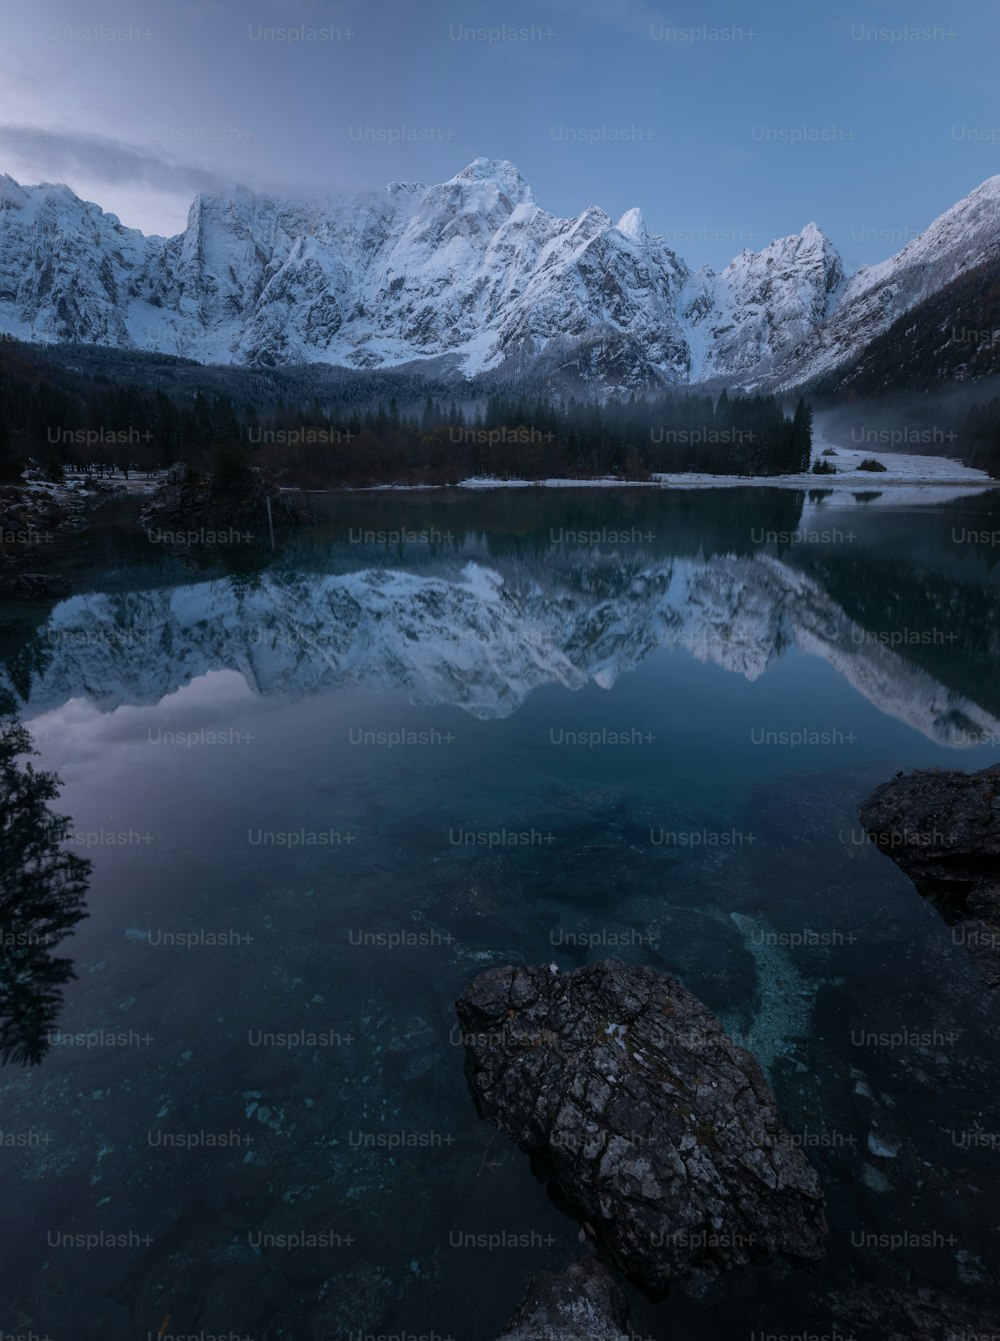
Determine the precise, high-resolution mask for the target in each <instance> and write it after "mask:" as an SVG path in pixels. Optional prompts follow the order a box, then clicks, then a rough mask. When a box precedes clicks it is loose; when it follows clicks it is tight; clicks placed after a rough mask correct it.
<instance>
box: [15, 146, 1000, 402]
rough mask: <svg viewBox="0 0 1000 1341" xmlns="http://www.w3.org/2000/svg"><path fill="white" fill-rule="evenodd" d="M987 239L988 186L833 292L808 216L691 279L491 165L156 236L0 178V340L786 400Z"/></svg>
mask: <svg viewBox="0 0 1000 1341" xmlns="http://www.w3.org/2000/svg"><path fill="white" fill-rule="evenodd" d="M998 247H1000V176H996V177H992V178H990V179H989V180H988V181H985V182H983V183H982V184H981V185H980V186H978V187H977V188H976V189H975V190H974V191H972V192H971V193H970V194H969V195H968V196H967V197H966V198H965V199H964V200H962V201H959V202H958V204H956V205H954V206H953V207H952V208H951V209H950V210H948V211H947V212H946V213H944V214H942V215H941V216H940V218H938V219H937V220H935V221H934V222H933V223H932V224H930V226H929V227H928V228H927V229H925V230H924V232H923V233H921V234H920V236H919V237H917V238H914V239H913V240H912V241H910V242H909V243H907V245H906V246H905V247H904V248H903V250H902V251H900V252H899V253H898V254H897V255H896V256H893V257H891V258H890V259H889V260H887V261H883V262H881V263H880V264H879V265H875V266H868V267H866V268H864V269H862V270H860V271H858V273H857V274H855V275H854V277H853V278H852V279H850V280H849V281H848V280H847V278H846V275H845V272H844V267H843V263H842V262H841V259H840V256H839V254H838V253H837V249H836V248H835V247H834V245H833V243H832V242H831V241H830V239H829V238H828V237H827V236H826V234H825V233H824V232H823V231H822V229H821V228H819V227H818V226H817V224H815V223H813V222H810V223H807V224H806V226H805V227H804V228H803V229H802V231H801V232H800V233H795V234H792V235H790V236H788V237H783V238H778V239H776V240H775V241H773V242H771V243H769V244H768V245H767V246H766V247H764V248H762V249H761V250H760V251H757V252H753V251H744V252H742V253H741V254H740V255H739V256H737V257H736V259H735V260H733V261H732V262H731V263H730V264H729V265H728V266H727V267H726V268H725V270H723V271H722V272H721V273H719V274H717V273H715V272H714V271H712V270H708V269H704V270H699V271H698V272H697V273H694V274H692V272H691V270H690V269H689V268H688V266H686V265H685V263H684V262H683V260H681V259H680V258H679V257H678V256H676V255H675V254H674V252H673V251H672V250H671V249H670V248H669V246H668V245H667V243H666V239H665V238H664V237H658V236H653V235H650V234H649V233H648V232H647V230H646V226H645V223H644V222H643V217H642V213H641V211H640V210H639V209H637V208H634V209H629V210H626V211H625V213H624V214H623V215H622V216H621V218H620V219H619V220H618V222H617V224H614V223H612V220H611V217H610V216H609V215H608V214H607V213H605V211H604V210H603V209H600V208H598V207H597V206H596V205H592V206H590V207H589V208H587V209H585V210H583V211H582V212H581V213H580V214H579V215H577V216H576V217H575V218H559V217H558V216H556V215H553V214H550V213H548V212H547V211H546V210H544V209H542V208H541V207H540V206H539V205H537V204H536V203H535V201H534V199H533V196H532V192H531V188H530V186H529V185H528V183H527V181H526V180H525V178H524V177H523V175H522V174H521V173H520V172H519V171H518V169H517V168H516V167H515V166H514V164H513V163H511V162H509V161H508V160H506V159H495V158H485V157H484V158H476V159H474V160H473V161H472V162H471V163H469V164H468V166H467V167H465V168H463V169H462V170H461V171H460V172H459V173H458V174H457V175H456V176H454V177H452V178H451V179H450V180H448V181H446V182H444V183H441V184H439V185H432V186H429V187H425V186H424V185H423V184H422V183H419V182H392V183H390V185H389V186H388V187H387V189H386V191H385V192H378V191H368V192H363V193H360V194H356V195H351V196H343V197H338V198H336V199H328V200H325V201H318V200H317V201H311V202H303V201H299V200H294V199H284V198H280V197H275V196H271V195H266V194H261V195H258V194H255V193H254V192H253V191H251V190H248V189H246V188H245V187H237V188H235V189H233V190H231V191H227V192H224V193H222V194H202V195H199V196H198V197H196V199H195V201H194V203H193V204H192V206H191V210H190V214H189V218H188V223H187V227H186V229H185V230H184V232H183V233H181V234H179V235H178V236H176V237H172V238H161V237H144V236H143V235H142V234H141V233H139V232H138V231H136V230H134V229H130V228H124V227H122V225H121V223H120V222H119V220H118V219H117V217H116V216H115V215H112V214H106V213H104V212H103V211H102V210H101V209H100V208H99V206H97V205H95V204H91V203H89V202H87V201H83V200H80V199H79V198H78V197H77V196H76V195H75V194H74V193H73V192H72V191H71V190H70V188H69V187H67V186H52V185H48V184H45V185H41V186H22V185H21V184H20V183H18V182H16V181H15V180H14V179H13V178H12V177H9V176H3V177H0V330H2V331H4V332H6V333H9V334H10V335H13V336H17V337H19V338H22V339H27V340H36V341H56V340H60V341H61V340H75V341H84V342H91V343H100V344H108V345H115V346H124V347H130V348H131V347H138V348H142V349H152V350H160V351H163V352H165V353H171V354H174V353H179V354H185V355H187V356H188V357H192V358H197V359H201V360H202V361H204V362H210V363H250V364H260V363H263V364H272V363H288V362H310V361H323V362H328V363H333V364H339V365H341V366H347V367H355V368H377V367H392V366H395V365H398V364H401V363H408V362H411V361H415V360H419V359H425V358H436V357H440V356H442V355H449V356H453V357H454V358H455V360H456V363H457V365H458V366H459V367H461V368H462V369H463V371H464V372H466V373H467V374H472V373H475V372H478V371H480V370H485V369H491V368H497V367H499V366H501V365H502V364H504V362H505V361H506V360H508V359H509V360H512V361H516V363H517V365H518V366H519V367H522V368H528V367H530V366H534V367H535V368H536V369H538V370H539V371H542V372H546V371H549V370H551V372H552V375H553V376H558V377H560V378H562V379H564V380H569V381H572V380H574V379H576V380H578V381H582V382H592V383H596V384H600V385H602V386H611V385H614V386H617V387H630V388H631V387H634V388H638V387H640V386H644V385H649V384H650V383H655V382H660V383H663V382H666V383H676V382H683V381H686V382H699V381H708V380H711V381H715V382H725V383H726V384H728V385H738V386H741V387H757V388H765V387H766V388H775V387H777V388H784V387H792V386H795V385H797V384H799V383H801V382H803V381H805V380H807V379H809V378H811V377H814V376H816V375H818V374H822V373H824V372H825V371H827V370H829V369H832V368H834V367H836V366H837V365H839V364H841V363H845V362H847V361H848V360H850V359H852V358H856V357H857V356H858V355H859V354H860V352H861V351H862V350H863V349H864V348H865V346H866V345H867V344H868V343H869V342H870V341H871V340H872V339H874V338H875V337H876V336H878V335H879V334H881V333H882V332H883V331H884V330H886V329H887V328H888V326H889V325H890V324H891V323H892V321H894V320H895V319H896V317H898V316H899V315H900V314H901V313H902V312H905V311H906V310H907V309H908V308H910V307H912V306H913V305H914V304H915V303H918V302H921V301H922V300H923V299H924V298H926V297H927V296H928V295H929V294H931V293H934V292H936V291H937V290H938V289H940V288H942V287H944V286H945V285H947V284H949V283H950V282H951V281H952V280H954V279H955V278H957V277H958V276H959V275H961V274H963V273H964V272H965V271H967V270H969V269H971V268H972V267H974V266H977V265H979V264H981V263H982V262H983V261H985V260H988V259H990V258H991V257H994V256H996V254H997V250H998ZM533 360H535V361H536V362H535V363H534V365H532V361H533Z"/></svg>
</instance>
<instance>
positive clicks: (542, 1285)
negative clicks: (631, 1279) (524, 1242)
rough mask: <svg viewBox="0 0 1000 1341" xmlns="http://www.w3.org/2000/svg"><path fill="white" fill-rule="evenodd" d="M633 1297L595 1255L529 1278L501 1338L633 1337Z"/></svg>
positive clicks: (624, 1340)
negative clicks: (629, 1297) (627, 1295)
mask: <svg viewBox="0 0 1000 1341" xmlns="http://www.w3.org/2000/svg"><path fill="white" fill-rule="evenodd" d="M627 1328H628V1301H627V1300H626V1298H625V1295H624V1293H623V1291H622V1289H621V1287H620V1286H619V1285H618V1284H617V1282H616V1281H615V1279H614V1277H613V1276H612V1275H611V1273H610V1272H609V1271H608V1270H607V1268H606V1267H604V1266H602V1265H601V1263H600V1262H597V1261H595V1260H594V1259H593V1258H581V1259H580V1260H579V1261H576V1262H573V1263H572V1264H571V1265H570V1266H569V1267H567V1269H566V1270H565V1271H563V1272H561V1273H557V1272H544V1273H543V1274H541V1275H538V1276H535V1277H533V1278H532V1280H531V1281H529V1283H528V1288H527V1292H526V1294H525V1297H524V1300H523V1301H522V1303H521V1305H520V1307H519V1308H518V1310H517V1312H516V1313H515V1314H514V1316H513V1318H511V1320H510V1323H509V1324H508V1330H507V1331H505V1332H504V1334H503V1336H502V1337H500V1338H499V1341H628V1331H627Z"/></svg>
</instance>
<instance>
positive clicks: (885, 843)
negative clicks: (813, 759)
mask: <svg viewBox="0 0 1000 1341" xmlns="http://www.w3.org/2000/svg"><path fill="white" fill-rule="evenodd" d="M859 813H860V816H861V822H862V824H863V825H864V827H865V829H866V830H867V831H868V833H869V835H870V836H871V838H872V839H873V840H874V841H875V842H876V843H877V844H878V846H879V847H880V848H881V849H882V850H883V852H885V853H886V855H887V856H890V857H891V858H892V859H893V861H894V862H895V863H896V865H897V866H899V868H900V869H901V870H902V871H904V872H905V873H906V874H907V875H908V876H909V877H910V879H911V880H912V881H913V883H914V884H915V885H916V887H917V889H918V891H919V892H920V893H921V894H922V895H923V896H924V898H926V899H929V900H930V901H931V902H932V903H933V904H934V906H935V907H936V908H937V909H938V911H939V912H940V914H941V916H942V917H943V918H944V920H945V922H946V923H947V924H948V925H949V926H950V927H952V928H953V929H954V933H953V934H954V935H955V939H956V942H957V943H959V944H962V945H965V946H966V947H967V948H968V950H969V951H970V953H971V954H972V956H973V958H974V959H975V961H976V963H977V964H978V966H979V968H980V970H981V972H982V973H983V975H984V977H985V979H986V981H987V983H988V985H989V986H990V987H997V986H1000V764H995V765H993V766H992V767H991V768H985V769H983V770H982V771H981V772H979V773H960V772H953V771H945V770H943V769H926V770H921V771H917V772H914V773H905V774H899V775H897V776H896V777H895V778H893V779H892V780H891V781H889V782H885V783H883V784H882V786H880V787H878V788H876V790H875V791H874V792H872V794H871V796H869V797H868V798H867V800H865V801H863V802H862V804H861V807H860V812H859Z"/></svg>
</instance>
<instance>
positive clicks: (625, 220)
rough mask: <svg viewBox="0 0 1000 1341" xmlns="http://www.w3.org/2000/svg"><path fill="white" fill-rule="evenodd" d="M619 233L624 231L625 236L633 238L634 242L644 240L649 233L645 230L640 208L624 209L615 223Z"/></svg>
mask: <svg viewBox="0 0 1000 1341" xmlns="http://www.w3.org/2000/svg"><path fill="white" fill-rule="evenodd" d="M615 227H616V228H617V229H618V231H619V233H624V234H625V236H626V237H630V238H634V239H635V241H636V242H644V241H645V240H646V238H647V237H648V236H649V234H648V233H647V232H646V224H645V221H644V220H643V217H642V210H640V209H638V208H635V209H630V210H626V211H625V213H624V214H623V215H622V217H621V218H620V219H619V220H618V222H617V223H616V224H615Z"/></svg>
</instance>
